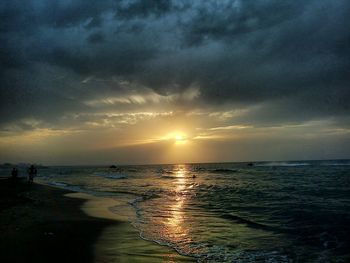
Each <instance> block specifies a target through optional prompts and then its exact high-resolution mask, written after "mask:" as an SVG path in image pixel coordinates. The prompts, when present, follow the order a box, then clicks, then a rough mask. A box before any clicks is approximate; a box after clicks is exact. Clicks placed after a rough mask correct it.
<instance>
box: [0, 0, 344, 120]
mask: <svg viewBox="0 0 350 263" xmlns="http://www.w3.org/2000/svg"><path fill="white" fill-rule="evenodd" d="M349 15H350V4H349V3H348V2H347V1H330V0H324V1H316V0H315V1H252V0H249V1H247V0H246V1H239V0H237V1H151V0H149V1H136V0H134V1H132V0H129V1H126V0H125V1H112V0H109V1H108V0H107V1H98V0H94V1H83V0H79V1H59V2H54V3H53V2H47V1H39V0H38V1H34V0H32V1H25V2H23V1H2V2H1V4H0V40H1V43H0V54H1V63H0V69H1V72H2V73H1V74H0V78H1V79H0V83H1V113H2V114H1V120H0V121H1V123H6V122H9V121H15V120H16V119H18V118H24V117H26V116H28V117H29V116H30V117H33V118H39V119H46V120H50V119H56V118H57V117H58V116H61V115H62V112H78V111H83V110H84V111H86V110H91V109H88V108H86V106H84V104H83V103H82V100H83V99H84V100H86V99H94V98H95V97H97V96H100V94H101V93H103V94H105V95H106V96H108V94H109V95H116V94H118V92H121V91H120V90H121V88H120V85H118V84H117V83H115V82H110V85H109V84H106V83H107V81H108V80H111V79H114V78H118V79H121V80H123V81H127V82H128V83H133V84H134V85H133V86H132V89H133V90H135V89H137V87H142V89H143V88H144V87H148V88H150V89H153V90H154V91H156V92H158V93H159V94H163V95H166V94H171V93H174V92H182V91H184V90H186V89H188V88H189V87H190V86H191V85H194V84H195V85H198V87H199V89H200V94H201V96H200V97H199V98H198V99H197V102H196V104H195V105H193V107H194V108H196V107H203V105H208V107H215V106H216V105H223V104H225V105H229V106H230V105H231V107H232V108H235V107H241V108H244V107H253V106H255V105H260V107H261V108H260V111H259V112H258V113H256V114H251V115H247V116H245V118H246V119H241V121H242V122H247V121H249V122H252V123H254V122H255V123H258V122H259V121H261V120H265V122H266V123H270V122H271V123H273V122H281V123H283V122H288V121H306V120H309V119H317V118H329V117H335V116H336V117H341V116H348V115H349V111H350V109H349V106H348V103H347V101H348V100H349V98H350V94H349V86H348V85H349V83H350V79H349V78H350V77H349V75H350V74H348V69H349V66H350V65H349V64H350V49H349V46H350V30H349V28H350V20H349V19H348V17H349ZM38 65H39V66H38ZM37 67H40V68H47V69H48V71H49V72H47V71H45V70H36V68H37ZM91 76H94V77H95V78H97V79H101V80H104V82H103V81H101V82H95V83H94V86H91V85H90V86H89V85H87V84H84V83H83V81H84V80H85V79H87V78H89V77H91ZM50 78H52V81H50V80H49V79H50ZM123 92H125V91H123ZM9 109H11V112H10V113H9ZM4 112H6V113H7V114H3V113H4ZM242 118H244V116H243V117H242Z"/></svg>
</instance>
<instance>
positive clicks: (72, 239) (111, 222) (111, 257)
mask: <svg viewBox="0 0 350 263" xmlns="http://www.w3.org/2000/svg"><path fill="white" fill-rule="evenodd" d="M111 202H116V201H115V200H111V199H108V198H96V197H92V196H88V195H84V194H78V193H72V192H69V191H66V190H62V189H58V188H54V187H50V186H45V185H39V184H33V185H28V184H27V183H23V182H22V183H21V182H17V183H13V182H12V181H11V180H4V179H1V180H0V233H1V235H0V261H1V262H28V261H29V262H194V260H193V259H192V258H189V257H183V256H181V255H179V254H177V253H176V252H175V251H174V250H172V249H170V248H168V247H165V246H160V245H157V244H154V243H152V242H148V241H144V240H142V239H141V238H139V236H138V232H137V231H136V229H134V228H133V227H131V225H130V224H129V223H128V222H126V221H125V218H123V216H118V215H115V214H114V213H111V212H110V211H108V207H109V206H110V205H114V204H112V203H111Z"/></svg>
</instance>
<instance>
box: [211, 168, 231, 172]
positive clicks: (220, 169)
mask: <svg viewBox="0 0 350 263" xmlns="http://www.w3.org/2000/svg"><path fill="white" fill-rule="evenodd" d="M210 172H211V173H236V172H237V170H236V169H226V168H218V169H213V170H210Z"/></svg>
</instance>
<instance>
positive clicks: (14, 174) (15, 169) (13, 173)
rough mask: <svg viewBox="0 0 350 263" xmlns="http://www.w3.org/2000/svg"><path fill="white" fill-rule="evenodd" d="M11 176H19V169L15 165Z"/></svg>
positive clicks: (13, 177)
mask: <svg viewBox="0 0 350 263" xmlns="http://www.w3.org/2000/svg"><path fill="white" fill-rule="evenodd" d="M11 178H12V179H17V178H18V170H17V168H16V167H13V168H12V171H11Z"/></svg>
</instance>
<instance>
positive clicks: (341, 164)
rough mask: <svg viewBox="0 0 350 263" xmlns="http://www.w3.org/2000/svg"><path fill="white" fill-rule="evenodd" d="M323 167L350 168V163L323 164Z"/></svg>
mask: <svg viewBox="0 0 350 263" xmlns="http://www.w3.org/2000/svg"><path fill="white" fill-rule="evenodd" d="M320 165H321V166H350V163H321V164H320Z"/></svg>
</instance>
